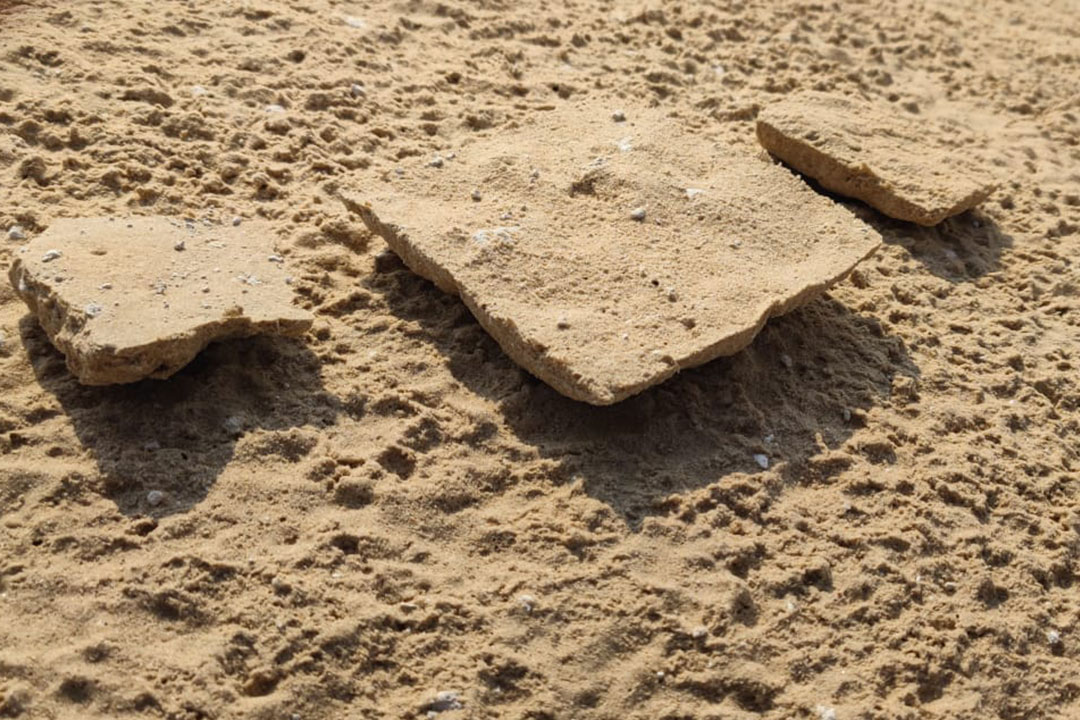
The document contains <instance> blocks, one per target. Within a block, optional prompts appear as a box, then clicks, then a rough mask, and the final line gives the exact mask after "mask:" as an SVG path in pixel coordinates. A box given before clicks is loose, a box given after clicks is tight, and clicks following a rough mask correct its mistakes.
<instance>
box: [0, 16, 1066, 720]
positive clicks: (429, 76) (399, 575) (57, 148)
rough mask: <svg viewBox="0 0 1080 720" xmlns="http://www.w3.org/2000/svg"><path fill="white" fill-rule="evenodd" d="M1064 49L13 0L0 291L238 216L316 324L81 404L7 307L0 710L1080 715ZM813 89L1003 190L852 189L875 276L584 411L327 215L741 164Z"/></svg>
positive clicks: (915, 28)
mask: <svg viewBox="0 0 1080 720" xmlns="http://www.w3.org/2000/svg"><path fill="white" fill-rule="evenodd" d="M1076 11H1077V9H1076V5H1075V3H1073V2H1069V1H1068V0H1053V1H1052V2H1049V3H1046V4H1045V5H1041V4H1040V5H1021V4H1011V3H1006V2H1001V1H1000V0H990V1H989V2H986V3H957V2H947V1H945V0H929V1H928V2H925V3H922V2H920V3H913V2H907V1H905V0H901V1H900V2H896V3H894V2H869V3H859V4H856V3H843V4H836V5H833V4H806V3H789V2H779V3H771V2H769V3H766V2H704V3H698V4H689V3H674V2H662V1H660V0H656V1H655V2H648V3H622V2H619V3H605V2H599V1H597V0H580V1H579V2H572V3H571V2H554V3H510V2H497V1H485V2H459V1H458V0H446V1H444V2H401V3H374V2H369V3H361V2H356V3H344V2H330V1H329V0H313V1H312V2H302V3H301V2H293V3H288V2H273V1H271V0H250V1H244V2H235V3H225V2H221V3H190V4H180V3H153V2H135V1H134V0H129V1H126V2H104V1H103V2H98V1H96V0H89V1H88V2H84V3H56V2H52V3H47V2H14V3H13V2H11V1H10V0H0V28H2V31H0V230H2V231H3V234H0V266H2V267H3V268H4V269H5V272H6V269H7V267H8V266H10V264H11V263H12V262H13V260H14V259H15V253H16V251H17V249H18V248H19V247H21V246H22V245H24V244H25V243H26V242H27V241H28V240H31V239H32V238H34V237H36V236H38V235H39V234H41V233H42V232H44V231H45V230H47V229H48V228H49V227H50V226H51V225H52V224H53V223H54V222H56V221H57V220H59V219H62V218H68V217H76V216H130V215H166V216H170V217H175V218H178V219H183V218H191V219H193V220H195V221H198V222H201V221H202V220H204V219H205V220H209V221H211V222H215V223H228V222H229V221H230V220H231V219H232V218H233V217H241V218H243V219H244V221H248V220H252V221H254V220H262V221H265V222H267V223H268V224H269V226H270V228H271V232H272V233H273V241H274V243H273V244H274V247H275V249H276V253H277V254H278V255H280V256H281V257H282V258H283V259H284V260H285V261H286V263H287V264H288V266H289V267H290V269H291V270H292V271H293V272H295V278H294V286H293V287H294V289H295V292H296V295H297V302H298V307H300V308H301V309H304V310H307V311H310V312H311V313H313V314H314V315H315V318H316V319H315V323H314V326H313V327H312V329H311V331H310V332H309V333H308V334H307V335H305V336H304V337H303V338H300V339H287V338H256V339H247V340H233V341H227V342H223V343H218V344H214V345H211V346H210V347H209V348H208V349H207V350H206V351H205V352H203V353H202V354H201V355H199V356H198V357H197V358H196V359H195V360H194V361H193V362H192V363H191V364H190V365H188V366H187V367H185V368H184V369H183V370H181V371H180V372H178V373H177V374H175V375H174V376H173V377H171V378H170V379H168V380H148V381H144V382H141V383H137V384H131V385H122V386H112V387H87V386H83V385H80V384H79V383H78V382H77V381H76V380H75V378H74V377H73V376H72V374H71V373H70V372H69V370H68V369H67V367H66V366H65V362H64V358H63V355H62V354H61V353H60V352H58V351H57V350H56V349H55V348H54V347H53V346H52V344H51V343H50V342H49V341H48V338H47V337H46V335H45V333H44V331H43V330H42V329H41V328H40V326H39V325H38V323H37V321H36V320H35V319H34V318H33V316H32V315H31V314H30V313H29V312H28V310H27V307H26V305H25V303H24V302H23V301H22V300H21V299H20V298H18V297H17V295H16V293H15V290H14V289H12V288H11V287H9V286H8V285H7V284H6V283H4V284H2V285H0V473H2V475H0V716H14V717H25V718H69V717H71V718H75V717H78V718H88V717H90V718H92V717H109V718H114V717H142V716H146V717H165V718H185V719H187V718H215V719H216V718H234V717H244V718H293V717H298V718H303V719H304V720H310V719H316V718H382V717H386V718H399V717H402V718H426V717H428V716H429V715H433V716H435V717H438V718H445V719H446V720H456V719H458V718H533V719H535V720H540V719H543V718H583V719H587V718H626V717H631V718H680V719H681V718H695V719H696V718H737V719H748V718H767V719H775V720H779V719H781V718H808V719H811V720H818V719H821V720H829V719H832V718H836V719H837V720H844V719H847V718H911V719H914V718H920V719H923V718H941V719H945V718H950V719H951V718H986V717H997V718H1007V719H1019V718H1070V717H1076V716H1077V715H1080V680H1078V678H1080V639H1078V636H1080V593H1078V587H1080V586H1078V580H1080V578H1078V572H1080V570H1078V562H1080V500H1078V496H1080V457H1078V455H1080V452H1078V447H1077V440H1076V438H1077V434H1078V431H1080V386H1078V381H1077V373H1078V364H1080V355H1078V352H1080V350H1078V343H1080V270H1078V266H1077V262H1078V259H1080V234H1078V232H1077V231H1078V228H1080V99H1078V97H1077V94H1076V88H1077V87H1080V57H1078V54H1080V49H1078V48H1080V37H1078V31H1077V26H1076V23H1075V22H1073V19H1074V18H1075V17H1076ZM800 90H815V91H819V92H827V93H834V94H838V95H843V96H852V97H858V98H863V99H866V100H867V101H873V102H885V103H890V104H891V105H892V106H893V107H894V108H895V112H896V113H897V114H898V115H900V114H902V113H907V114H910V115H911V116H913V117H914V118H916V119H919V118H922V119H927V120H933V121H934V122H935V123H943V124H945V126H948V127H953V128H955V133H951V134H949V135H946V136H938V135H935V141H938V142H941V143H944V144H946V145H948V146H949V148H950V150H954V151H957V152H959V153H961V154H963V155H964V156H965V157H966V158H967V159H968V160H969V161H970V162H972V163H974V164H976V165H978V166H979V167H983V168H989V169H990V170H991V172H992V173H993V174H994V175H995V178H996V180H997V182H999V183H1000V185H999V187H998V189H997V190H995V191H994V192H993V193H992V194H991V195H990V197H989V198H988V199H987V200H986V201H985V202H984V203H983V204H982V205H981V206H980V207H978V208H977V209H975V210H972V211H969V212H966V213H963V214H960V215H957V216H955V217H953V218H950V219H948V220H945V221H944V222H942V223H941V224H940V225H937V226H934V227H922V226H918V225H914V224H910V223H905V222H902V221H898V220H892V219H889V218H886V217H885V216H883V215H881V214H880V213H878V212H877V211H875V210H873V209H871V208H869V207H867V206H865V205H862V204H861V203H859V202H857V201H849V200H846V199H844V198H842V197H839V196H835V195H834V196H831V199H833V200H834V201H835V202H838V203H841V204H843V206H844V207H845V208H847V209H848V210H850V211H851V212H854V213H855V214H856V215H858V217H859V218H861V219H862V221H863V222H865V223H867V224H868V225H870V226H871V227H873V228H874V229H875V230H876V231H877V232H878V233H880V235H881V236H882V238H883V239H884V243H883V245H882V246H881V247H880V248H879V249H878V250H877V251H876V252H875V254H874V255H872V256H871V257H870V258H868V259H867V260H865V261H863V262H862V263H860V264H859V266H858V267H857V268H856V269H855V270H854V271H853V273H852V274H851V275H850V276H849V277H848V279H846V280H845V281H843V282H841V283H840V284H838V285H837V286H835V287H834V288H833V289H831V290H830V291H829V292H828V293H827V294H826V295H824V296H822V297H820V298H818V299H817V300H814V301H812V302H810V303H808V304H806V305H805V306H803V307H802V308H800V309H797V310H795V311H793V312H791V313H789V314H787V315H784V316H783V317H780V318H775V319H773V320H770V321H769V322H768V323H767V324H766V325H765V326H764V328H763V330H762V331H761V333H760V334H759V335H758V336H757V338H756V339H755V340H754V341H753V342H752V343H751V344H750V345H749V346H748V347H747V348H746V349H745V350H743V351H742V352H739V353H737V354H735V355H732V356H730V357H727V358H720V359H718V360H715V361H713V362H710V363H707V364H705V365H702V366H700V367H698V368H696V369H692V370H687V371H685V372H682V373H680V374H678V375H677V376H675V377H673V378H671V379H669V380H668V381H667V382H665V383H663V384H661V385H658V386H656V387H654V388H651V389H648V390H646V391H644V392H642V393H641V394H639V395H636V396H634V397H632V398H630V399H628V400H626V401H624V402H621V403H617V404H614V405H612V406H609V407H602V408H601V407H593V406H590V405H587V404H584V403H581V402H577V401H574V400H570V399H568V398H565V397H563V396H562V395H560V394H559V393H557V392H556V391H555V390H553V389H552V388H550V387H549V386H547V385H546V384H544V383H543V382H541V381H540V380H538V379H536V378H534V377H533V376H531V375H529V374H528V373H527V372H525V371H523V370H522V369H520V368H519V366H518V365H516V364H515V363H514V362H513V360H511V359H510V358H509V357H508V356H507V355H506V354H505V353H504V352H503V351H502V350H501V349H500V347H499V345H498V344H497V343H496V342H495V340H493V339H492V338H491V336H490V335H489V334H488V333H487V332H485V331H484V330H483V328H482V327H481V326H480V324H479V323H478V322H477V321H476V320H475V319H474V317H473V315H472V314H471V313H470V311H469V309H468V308H467V306H466V305H465V304H464V303H463V302H462V301H461V300H460V299H459V298H457V297H454V296H453V295H451V294H448V293H444V292H443V291H442V290H440V289H439V288H438V287H436V286H435V285H433V284H432V283H430V282H428V281H427V280H424V279H422V278H420V277H419V276H417V275H416V274H414V273H413V272H412V271H410V270H409V269H408V268H407V267H406V266H405V265H404V264H403V263H402V262H401V261H400V260H399V259H398V258H397V256H396V255H394V254H393V253H392V252H390V251H389V250H388V249H387V247H386V245H385V244H384V242H383V241H382V240H381V239H380V238H378V237H376V236H374V235H372V234H371V233H370V232H369V231H368V230H367V228H366V227H365V226H364V225H363V223H362V222H361V221H360V219H359V218H356V217H354V216H352V215H351V214H349V213H348V212H347V210H346V209H345V208H344V207H343V206H342V205H341V203H340V202H338V201H337V199H336V198H337V196H338V194H339V193H340V192H342V191H343V190H346V189H348V190H351V191H358V192H363V191H369V192H372V193H377V192H382V191H384V190H385V189H386V187H387V186H388V184H389V183H388V180H389V179H390V178H392V177H394V176H395V175H396V174H397V172H396V171H397V170H398V169H401V168H404V166H406V165H409V164H415V163H417V162H419V161H421V160H425V159H427V160H429V161H430V160H432V159H434V158H435V157H436V156H439V157H443V158H446V157H447V156H448V155H450V154H451V153H455V152H457V151H458V150H459V149H460V147H461V146H463V145H464V144H466V143H467V142H470V141H472V140H474V139H476V138H479V137H483V136H485V134H487V133H497V132H500V131H502V130H506V129H510V128H511V127H512V126H513V125H515V124H520V123H522V122H525V121H527V120H529V119H530V118H533V117H534V116H536V115H538V114H541V113H546V112H551V111H552V110H553V109H557V108H559V107H560V106H561V105H563V104H565V103H569V102H578V101H585V100H587V101H588V102H589V103H592V104H595V105H596V106H597V107H604V108H606V109H607V110H606V112H605V114H604V115H603V116H602V117H599V118H597V122H603V123H609V122H611V121H612V117H611V114H612V113H615V112H617V111H622V112H624V113H625V114H626V116H627V118H632V117H633V116H634V113H635V111H636V110H637V109H639V108H641V109H656V110H660V111H667V112H668V113H669V114H674V115H675V116H677V117H678V118H681V122H685V123H686V125H685V127H686V129H687V130H688V131H691V130H692V132H693V133H694V134H696V135H697V136H698V137H699V138H700V139H701V142H703V143H708V144H724V145H726V146H730V147H731V148H734V149H738V150H740V151H744V152H746V153H749V154H754V153H762V152H763V150H762V149H761V148H760V146H759V145H758V142H757V139H756V137H755V120H756V116H757V115H758V113H759V112H760V111H761V110H762V108H764V107H766V106H767V105H769V104H771V103H773V102H777V101H779V100H782V99H783V98H785V97H786V96H788V95H790V94H791V93H794V92H798V91H800ZM472 189H473V188H463V191H465V192H471V191H472ZM819 190H822V189H821V188H819Z"/></svg>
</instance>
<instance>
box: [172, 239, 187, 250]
mask: <svg viewBox="0 0 1080 720" xmlns="http://www.w3.org/2000/svg"><path fill="white" fill-rule="evenodd" d="M184 247H185V244H184V241H183V240H179V241H177V243H176V244H175V245H173V250H175V251H176V252H183V251H184Z"/></svg>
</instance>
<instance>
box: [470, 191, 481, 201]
mask: <svg viewBox="0 0 1080 720" xmlns="http://www.w3.org/2000/svg"><path fill="white" fill-rule="evenodd" d="M481 197H482V196H481V195H480V191H479V190H473V191H472V199H473V200H475V201H476V202H480V198H481Z"/></svg>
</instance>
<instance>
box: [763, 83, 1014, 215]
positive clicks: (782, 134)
mask: <svg viewBox="0 0 1080 720" xmlns="http://www.w3.org/2000/svg"><path fill="white" fill-rule="evenodd" d="M936 131H937V129H936V127H935V123H934V122H933V121H930V120H925V119H915V118H908V117H904V116H903V114H902V111H900V110H898V109H897V108H896V107H894V106H891V105H889V106H884V107H879V106H876V105H872V104H870V103H868V102H864V101H862V100H857V99H853V98H848V97H841V96H836V95H827V94H825V93H819V92H802V93H797V94H794V95H791V96H789V97H788V98H786V99H784V100H781V101H780V102H777V103H774V104H772V105H769V106H767V107H766V108H765V109H764V110H762V111H761V112H760V113H759V114H758V118H757V136H758V140H760V142H761V144H762V145H763V146H764V147H765V149H766V150H768V151H769V152H770V153H772V154H773V155H775V156H776V157H777V158H779V159H780V160H782V161H783V162H784V163H786V164H787V165H789V166H790V167H792V168H794V169H796V170H798V171H799V172H801V173H803V174H804V175H807V176H809V177H812V178H813V179H814V180H816V181H817V182H819V183H821V185H822V187H824V188H826V189H828V190H832V191H833V192H837V193H840V194H841V195H847V196H849V197H853V198H858V199H859V200H862V201H863V202H865V203H867V204H868V205H871V206H872V207H875V208H877V209H878V210H880V211H881V212H883V213H885V214H886V215H888V216H890V217H894V218H897V219H900V220H907V221H909V222H914V223H918V224H919V225H936V224H938V223H939V222H941V221H942V220H944V219H945V218H947V217H950V216H952V215H956V214H958V213H961V212H964V211H965V210H969V209H971V208H973V207H975V206H976V205H978V204H979V203H981V202H982V201H983V200H985V199H986V198H987V196H989V195H990V193H991V192H993V190H994V182H993V180H992V178H990V177H989V176H987V175H985V174H984V173H983V172H982V171H981V170H979V169H978V168H977V167H975V166H974V165H972V163H971V162H970V161H969V160H968V159H967V158H966V157H965V156H964V155H962V154H960V153H959V152H956V151H954V150H951V149H949V148H947V147H945V146H943V145H941V144H938V143H935V142H934V141H933V135H934V134H935V132H936Z"/></svg>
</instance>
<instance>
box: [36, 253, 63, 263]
mask: <svg viewBox="0 0 1080 720" xmlns="http://www.w3.org/2000/svg"><path fill="white" fill-rule="evenodd" d="M63 254H64V253H62V252H60V251H59V250H49V251H48V252H47V253H45V254H44V255H42V256H41V262H52V261H53V260H55V259H56V258H58V257H60V256H61V255H63Z"/></svg>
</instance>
